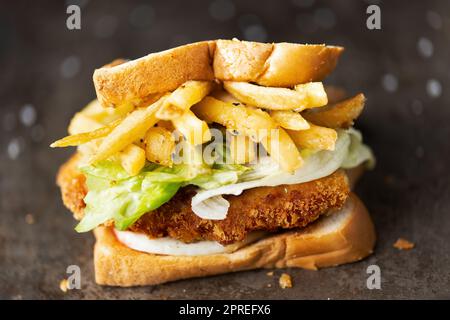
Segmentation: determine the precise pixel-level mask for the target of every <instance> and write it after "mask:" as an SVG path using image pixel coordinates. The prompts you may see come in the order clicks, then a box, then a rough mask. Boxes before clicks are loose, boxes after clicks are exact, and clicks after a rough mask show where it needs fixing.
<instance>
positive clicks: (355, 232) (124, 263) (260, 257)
mask: <svg viewBox="0 0 450 320" xmlns="http://www.w3.org/2000/svg"><path fill="white" fill-rule="evenodd" d="M94 234H95V237H96V239H97V241H96V244H95V248H94V263H95V278H96V282H97V283H98V284H101V285H110V286H123V287H128V286H143V285H155V284H161V283H164V282H169V281H175V280H180V279H187V278H193V277H204V276H210V275H215V274H221V273H229V272H235V271H240V270H249V269H257V268H274V267H276V268H284V267H298V268H304V269H312V270H316V269H318V268H322V267H330V266H336V265H340V264H343V263H349V262H354V261H358V260H361V259H363V258H364V257H366V256H368V255H369V254H371V253H372V251H373V247H374V245H375V238H376V236H375V229H374V226H373V223H372V220H371V218H370V216H369V213H368V212H367V209H366V208H365V206H364V204H363V203H362V202H361V200H359V199H358V197H357V196H356V195H354V194H351V195H350V197H349V198H348V200H347V202H346V204H345V206H344V208H343V209H342V210H340V211H338V212H335V213H333V214H330V215H328V216H323V217H322V218H320V219H319V220H318V221H316V222H314V223H312V224H311V225H309V226H308V227H306V228H303V229H297V230H291V231H285V232H282V233H277V234H273V235H271V236H268V237H266V238H264V239H261V240H259V241H257V242H254V243H251V244H249V245H247V246H245V247H243V248H240V249H239V250H237V251H235V252H233V253H222V254H214V255H208V256H170V255H156V254H149V253H143V252H139V251H135V250H133V249H130V248H128V247H126V246H125V245H123V244H122V243H120V242H119V241H118V240H117V239H116V237H115V235H114V232H113V230H112V229H111V228H109V227H99V228H97V229H95V231H94Z"/></svg>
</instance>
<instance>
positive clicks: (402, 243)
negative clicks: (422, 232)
mask: <svg viewBox="0 0 450 320" xmlns="http://www.w3.org/2000/svg"><path fill="white" fill-rule="evenodd" d="M414 246H415V244H414V242H411V241H408V240H406V239H403V238H398V239H397V241H395V243H394V248H397V249H399V250H411V249H412V248H414Z"/></svg>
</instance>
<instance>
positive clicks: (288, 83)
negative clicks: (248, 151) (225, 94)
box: [93, 40, 343, 106]
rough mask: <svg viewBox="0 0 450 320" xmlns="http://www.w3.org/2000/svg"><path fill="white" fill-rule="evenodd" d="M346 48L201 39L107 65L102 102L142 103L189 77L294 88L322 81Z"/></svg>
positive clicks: (98, 75)
mask: <svg viewBox="0 0 450 320" xmlns="http://www.w3.org/2000/svg"><path fill="white" fill-rule="evenodd" d="M342 51H343V48H342V47H336V46H325V45H303V44H294V43H259V42H248V41H239V40H214V41H203V42H196V43H192V44H188V45H184V46H180V47H177V48H173V49H169V50H165V51H162V52H157V53H151V54H149V55H147V56H145V57H142V58H139V59H136V60H132V61H128V62H123V63H119V64H118V62H115V63H113V64H109V65H106V66H104V67H102V68H100V69H97V70H95V72H94V76H93V79H94V85H95V90H96V92H97V98H98V100H99V101H100V103H101V104H102V105H103V106H116V105H120V104H123V103H133V104H135V105H140V104H141V103H142V102H143V101H151V98H152V97H153V96H156V95H158V94H160V93H165V92H168V91H173V90H175V89H176V88H178V87H179V86H180V85H182V84H183V83H184V82H186V81H188V80H214V79H218V80H223V81H245V82H254V83H257V84H260V85H263V86H270V87H292V86H294V85H296V84H299V83H305V82H310V81H320V80H322V79H323V78H325V77H326V76H327V75H328V74H329V73H330V72H331V71H333V69H334V68H335V66H336V63H337V60H338V58H339V56H340V55H341V53H342Z"/></svg>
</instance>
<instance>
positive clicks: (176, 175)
mask: <svg viewBox="0 0 450 320" xmlns="http://www.w3.org/2000/svg"><path fill="white" fill-rule="evenodd" d="M80 170H81V171H82V172H83V173H84V174H85V176H86V184H87V187H88V190H89V191H88V194H87V195H86V197H85V198H84V202H85V203H86V208H85V210H84V217H83V219H82V220H81V221H80V223H79V224H78V225H77V226H76V228H75V229H76V230H77V231H78V232H86V231H89V230H92V229H94V228H95V227H97V226H98V225H100V224H102V223H105V222H106V221H108V220H113V221H114V225H115V227H116V228H117V229H119V230H125V229H127V228H128V227H129V226H130V225H132V224H133V223H134V222H136V220H138V219H139V218H140V217H141V216H142V215H143V214H145V213H147V212H149V211H152V210H155V209H157V208H158V207H160V206H161V205H163V204H164V203H166V202H167V201H169V200H170V199H171V198H172V197H173V196H174V195H175V194H176V192H177V191H178V189H179V188H180V187H182V186H185V185H188V184H193V185H196V186H198V187H200V188H202V189H211V188H218V187H220V186H223V185H226V184H231V183H236V182H237V181H238V179H239V176H240V175H241V174H242V173H243V172H245V171H247V170H249V169H248V168H247V167H245V166H241V165H216V164H214V165H213V166H212V167H209V166H206V165H204V164H199V165H193V164H180V165H174V166H173V167H172V168H169V167H163V166H159V165H155V164H151V165H148V166H146V167H145V168H144V169H143V170H142V171H141V173H139V174H138V175H136V176H130V175H129V174H127V173H126V171H125V170H124V169H123V168H122V167H121V165H120V164H119V163H117V162H114V161H111V160H106V161H101V162H99V163H97V164H95V165H89V166H84V167H81V168H80Z"/></svg>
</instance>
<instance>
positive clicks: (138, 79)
mask: <svg viewBox="0 0 450 320" xmlns="http://www.w3.org/2000/svg"><path fill="white" fill-rule="evenodd" d="M212 45H213V44H212V43H211V42H209V41H203V42H196V43H192V44H187V45H184V46H181V47H177V48H173V49H169V50H165V51H162V52H157V53H151V54H149V55H147V56H145V57H142V58H139V59H136V60H132V61H128V62H125V63H121V64H118V65H117V64H116V65H111V64H109V65H106V66H104V67H102V68H99V69H96V70H95V71H94V76H93V79H94V86H95V91H96V92H97V98H98V100H99V101H100V103H101V104H102V105H103V106H116V105H119V104H122V103H133V104H135V105H139V104H140V102H141V101H142V100H149V97H151V96H152V95H154V94H157V93H161V92H167V91H173V90H175V89H176V88H178V87H179V86H180V85H182V84H183V83H184V82H186V81H188V80H214V73H213V69H212V66H211V64H212V61H211V58H210V46H212ZM150 100H151V99H150Z"/></svg>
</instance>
